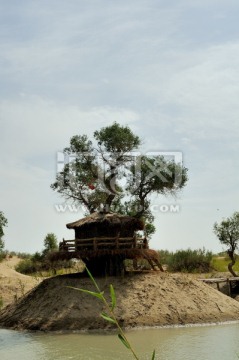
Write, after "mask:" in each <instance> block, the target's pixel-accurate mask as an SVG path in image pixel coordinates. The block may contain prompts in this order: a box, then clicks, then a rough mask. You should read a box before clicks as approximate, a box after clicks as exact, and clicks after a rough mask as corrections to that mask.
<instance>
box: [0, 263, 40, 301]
mask: <svg viewBox="0 0 239 360" xmlns="http://www.w3.org/2000/svg"><path fill="white" fill-rule="evenodd" d="M19 261H21V259H19V258H18V257H17V256H13V257H11V258H7V259H6V260H3V261H2V262H0V298H1V299H2V302H3V306H6V305H8V304H10V303H12V302H13V301H16V300H17V299H19V298H20V297H21V296H23V295H24V294H26V293H27V292H28V291H29V290H31V289H32V288H33V287H35V286H36V285H38V284H39V282H40V281H41V280H40V279H38V278H33V277H31V276H27V275H23V274H20V273H18V272H17V271H15V266H16V265H17V264H18V263H19Z"/></svg>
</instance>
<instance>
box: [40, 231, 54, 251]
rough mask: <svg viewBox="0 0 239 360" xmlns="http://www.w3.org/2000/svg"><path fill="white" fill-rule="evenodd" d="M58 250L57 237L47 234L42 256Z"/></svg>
mask: <svg viewBox="0 0 239 360" xmlns="http://www.w3.org/2000/svg"><path fill="white" fill-rule="evenodd" d="M54 250H58V242H57V237H56V235H55V234H53V233H49V234H47V235H46V237H45V239H44V250H43V252H42V253H43V255H46V254H48V253H49V252H51V251H54Z"/></svg>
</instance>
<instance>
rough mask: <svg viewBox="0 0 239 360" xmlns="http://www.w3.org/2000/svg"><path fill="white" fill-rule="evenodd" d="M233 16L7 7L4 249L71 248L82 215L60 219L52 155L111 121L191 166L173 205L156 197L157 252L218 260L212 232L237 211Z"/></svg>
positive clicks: (97, 0)
mask: <svg viewBox="0 0 239 360" xmlns="http://www.w3.org/2000/svg"><path fill="white" fill-rule="evenodd" d="M238 15H239V3H238V1H236V0H235V1H233V0H228V1H227V2H225V0H205V1H204V0H200V1H199V0H193V1H191V0H177V1H174V0H167V1H162V0H157V1H156V0H147V1H146V0H137V1H136V0H130V1H129V0H127V1H126V0H121V1H118V2H116V1H110V0H82V1H78V0H69V1H65V0H50V1H49V0H21V1H19V0H11V1H4V0H0V54H1V56H0V151H1V167H0V171H1V173H0V175H1V176H0V211H3V212H4V214H5V216H6V217H7V219H8V227H7V228H5V237H4V240H5V245H6V248H7V249H9V250H15V251H22V252H30V253H33V252H35V251H40V250H42V248H43V241H44V238H45V236H46V234H47V233H55V234H56V236H57V238H58V240H59V241H61V239H62V238H63V237H64V238H65V239H73V238H74V233H73V230H68V229H66V226H65V225H66V223H69V222H73V221H75V220H78V219H79V218H81V217H82V214H81V213H80V212H74V211H73V212H72V211H70V210H67V211H65V212H59V211H58V210H57V206H58V205H59V204H65V199H64V198H61V197H60V196H59V195H58V194H57V193H54V192H53V191H52V189H51V188H50V184H51V183H53V182H54V180H55V177H56V171H57V153H58V152H61V151H62V150H63V149H64V148H65V147H66V146H68V145H69V141H70V138H71V137H72V136H73V135H77V134H79V135H83V134H86V135H88V136H89V137H92V135H93V132H94V131H95V130H99V129H100V128H102V127H105V126H108V125H111V124H112V123H113V122H114V121H116V122H118V123H120V124H121V125H128V126H129V127H130V128H131V129H132V131H133V132H134V133H136V134H137V135H138V136H139V137H140V138H142V140H143V146H142V152H150V151H151V152H152V151H158V152H175V151H176V152H179V153H181V154H182V156H183V162H184V166H186V167H187V168H188V176H189V181H188V184H187V186H186V187H185V188H184V189H183V191H182V192H181V193H180V194H179V195H178V196H177V198H170V197H167V198H164V197H158V198H154V199H153V203H154V204H156V205H158V207H157V210H156V211H154V216H155V225H156V228H157V231H156V233H155V235H154V236H153V238H152V240H151V243H150V246H151V247H152V248H155V249H168V250H170V251H175V250H177V249H186V248H189V247H190V248H192V249H198V248H203V247H204V248H205V249H207V250H210V251H213V252H219V251H222V250H223V247H222V245H221V244H220V243H219V241H218V239H217V238H216V236H215V235H214V234H213V224H214V223H215V222H220V221H221V220H222V219H223V218H225V217H228V216H231V215H232V214H233V212H235V211H238V210H239V209H238V200H239V187H238V184H239V171H238V170H239V166H238V165H239V157H238V150H239V145H238V137H239V125H238V118H239V101H238V99H239V25H238ZM170 205H175V206H177V209H178V211H170V210H168V211H164V210H165V209H166V208H167V207H168V209H170ZM162 209H163V211H162Z"/></svg>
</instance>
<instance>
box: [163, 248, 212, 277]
mask: <svg viewBox="0 0 239 360" xmlns="http://www.w3.org/2000/svg"><path fill="white" fill-rule="evenodd" d="M211 260H212V253H211V252H210V251H206V250H205V249H198V250H191V249H187V250H178V251H176V252H175V253H173V254H172V256H171V257H170V258H169V263H168V266H169V270H171V271H175V272H176V271H182V272H209V271H210V263H211Z"/></svg>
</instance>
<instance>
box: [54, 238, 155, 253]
mask: <svg viewBox="0 0 239 360" xmlns="http://www.w3.org/2000/svg"><path fill="white" fill-rule="evenodd" d="M104 249H108V250H109V249H111V250H113V249H119V250H120V249H122V250H124V249H148V242H147V239H145V238H138V237H94V238H87V239H74V240H65V239H63V241H62V242H61V243H60V245H59V251H67V252H76V251H81V250H89V251H98V250H104Z"/></svg>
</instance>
